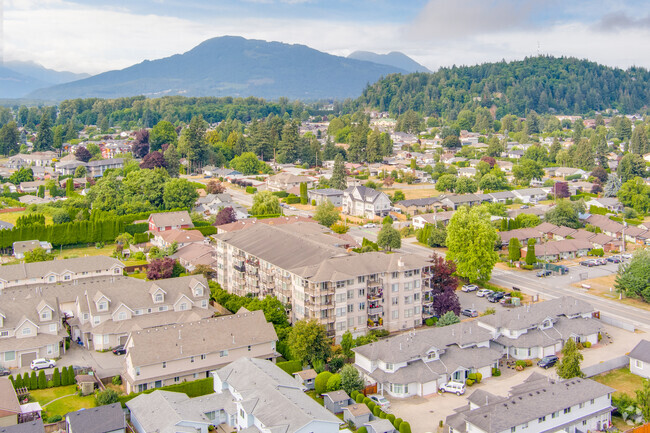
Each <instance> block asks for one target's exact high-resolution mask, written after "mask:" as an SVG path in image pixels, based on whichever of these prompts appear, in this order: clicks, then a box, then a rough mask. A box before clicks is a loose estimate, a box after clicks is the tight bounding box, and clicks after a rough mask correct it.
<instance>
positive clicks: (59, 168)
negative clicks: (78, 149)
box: [55, 158, 124, 177]
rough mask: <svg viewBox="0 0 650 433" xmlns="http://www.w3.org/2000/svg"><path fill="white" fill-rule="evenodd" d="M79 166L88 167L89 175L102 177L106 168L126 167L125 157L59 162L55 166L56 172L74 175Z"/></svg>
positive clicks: (117, 168)
mask: <svg viewBox="0 0 650 433" xmlns="http://www.w3.org/2000/svg"><path fill="white" fill-rule="evenodd" d="M78 167H86V170H87V171H88V176H89V177H101V176H103V175H104V173H105V172H106V170H109V169H112V170H119V169H121V168H122V167H124V159H122V158H108V159H100V160H97V161H89V162H83V161H68V162H58V163H57V164H56V166H55V172H56V173H58V174H61V175H72V174H74V172H75V171H76V170H77V168H78Z"/></svg>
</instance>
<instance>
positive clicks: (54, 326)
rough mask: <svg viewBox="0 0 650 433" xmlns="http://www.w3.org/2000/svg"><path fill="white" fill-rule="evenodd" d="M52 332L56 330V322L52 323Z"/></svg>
mask: <svg viewBox="0 0 650 433" xmlns="http://www.w3.org/2000/svg"><path fill="white" fill-rule="evenodd" d="M50 332H56V323H52V324H50Z"/></svg>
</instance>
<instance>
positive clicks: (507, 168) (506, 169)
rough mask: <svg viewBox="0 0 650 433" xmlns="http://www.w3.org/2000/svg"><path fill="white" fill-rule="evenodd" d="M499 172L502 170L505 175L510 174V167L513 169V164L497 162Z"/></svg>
mask: <svg viewBox="0 0 650 433" xmlns="http://www.w3.org/2000/svg"><path fill="white" fill-rule="evenodd" d="M496 165H498V166H499V168H500V169H501V170H503V171H504V172H506V173H510V172H511V171H512V167H514V164H513V163H512V162H511V161H497V164H496Z"/></svg>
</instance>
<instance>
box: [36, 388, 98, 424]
mask: <svg viewBox="0 0 650 433" xmlns="http://www.w3.org/2000/svg"><path fill="white" fill-rule="evenodd" d="M76 392H77V386H76V385H68V386H59V387H56V388H48V389H39V390H35V391H30V393H29V394H30V396H31V398H32V399H33V400H35V401H37V402H38V403H40V405H41V407H43V410H44V411H45V412H46V413H47V416H48V417H52V416H54V415H61V416H62V417H65V415H66V414H67V413H69V412H74V411H76V410H79V409H88V408H91V407H95V397H94V396H93V395H88V396H85V397H79V396H78V395H77V393H76ZM70 394H72V395H70ZM56 399H59V400H56ZM54 400H56V401H54Z"/></svg>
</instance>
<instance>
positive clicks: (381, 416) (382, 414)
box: [379, 410, 386, 419]
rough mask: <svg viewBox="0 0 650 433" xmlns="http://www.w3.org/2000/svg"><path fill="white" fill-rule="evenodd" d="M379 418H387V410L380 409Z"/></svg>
mask: <svg viewBox="0 0 650 433" xmlns="http://www.w3.org/2000/svg"><path fill="white" fill-rule="evenodd" d="M379 418H381V419H386V412H384V411H383V410H380V411H379Z"/></svg>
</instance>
